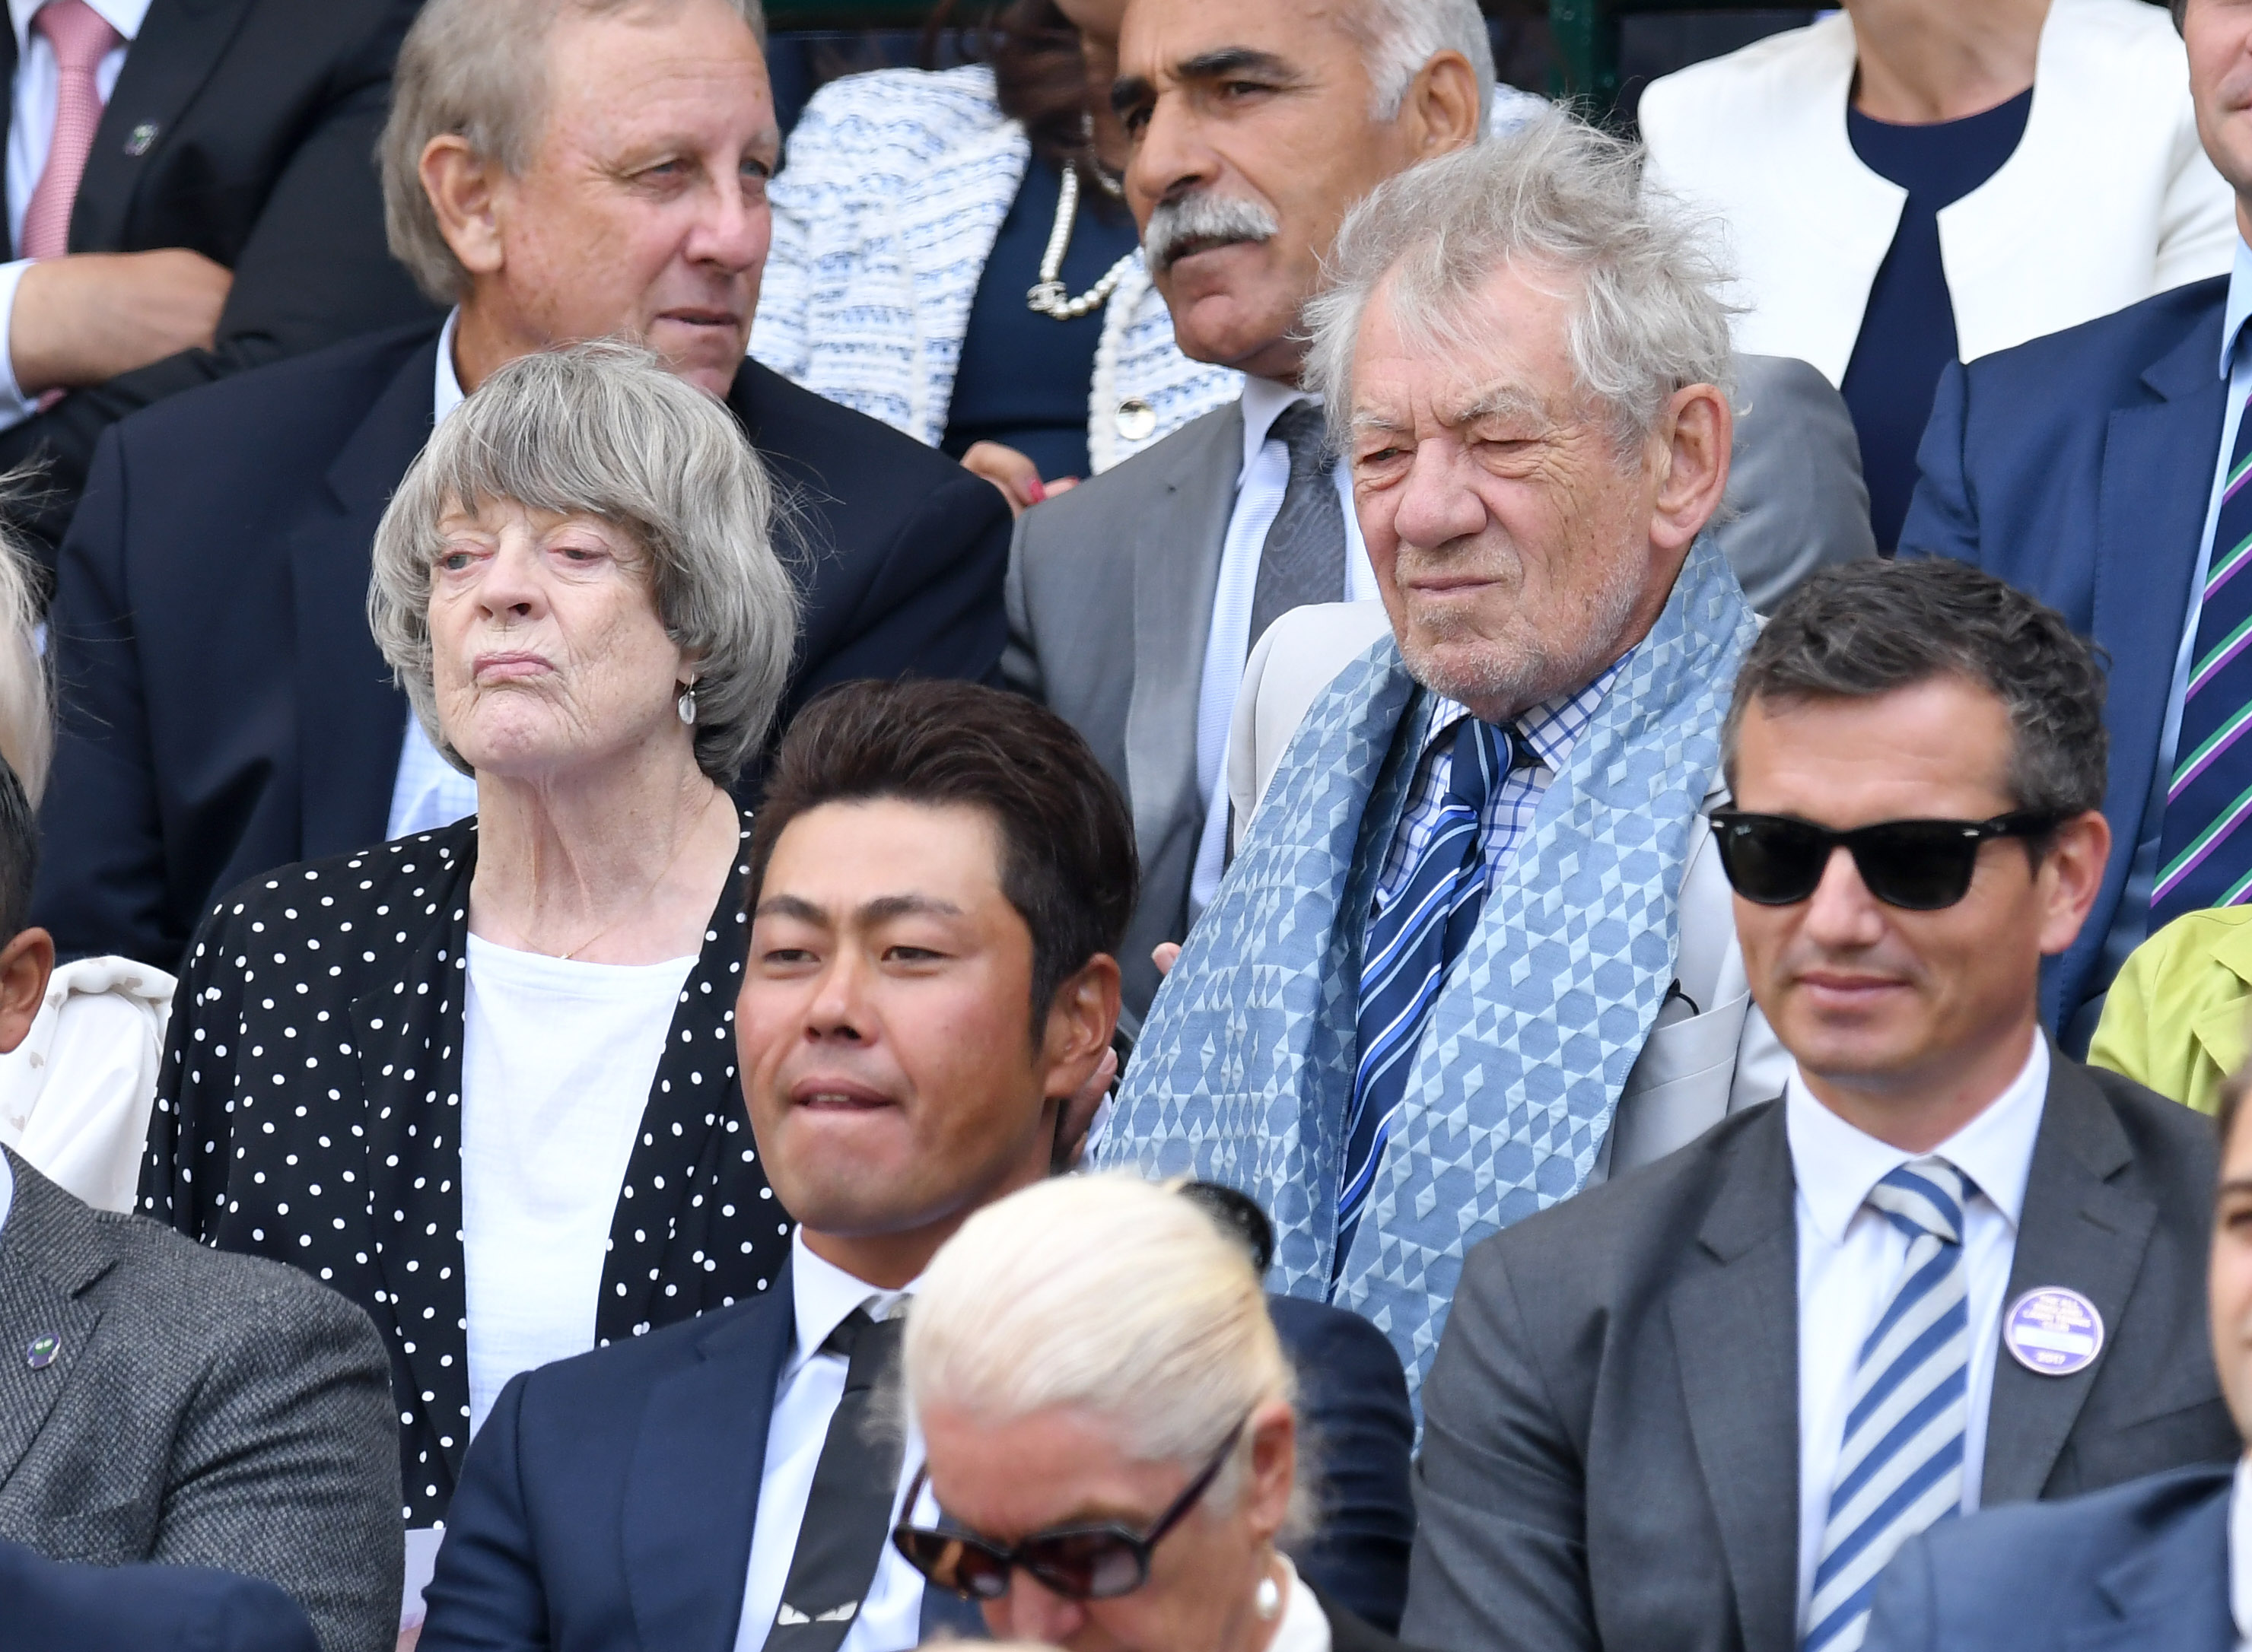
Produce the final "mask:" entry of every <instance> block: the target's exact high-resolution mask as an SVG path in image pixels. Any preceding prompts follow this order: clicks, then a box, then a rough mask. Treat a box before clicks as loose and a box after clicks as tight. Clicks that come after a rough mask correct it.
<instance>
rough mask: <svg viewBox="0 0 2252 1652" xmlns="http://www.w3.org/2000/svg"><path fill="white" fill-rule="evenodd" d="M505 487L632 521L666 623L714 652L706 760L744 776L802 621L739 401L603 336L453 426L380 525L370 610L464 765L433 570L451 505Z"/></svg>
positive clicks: (773, 499) (500, 492)
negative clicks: (437, 664)
mask: <svg viewBox="0 0 2252 1652" xmlns="http://www.w3.org/2000/svg"><path fill="white" fill-rule="evenodd" d="M500 500H506V501H508V502H511V503H515V504H518V505H522V506H525V508H527V509H529V510H545V511H553V512H555V513H556V514H558V515H562V516H586V517H598V518H600V519H601V520H602V521H604V522H607V523H609V524H614V525H615V526H616V527H618V528H620V529H622V530H623V531H626V532H627V533H629V534H630V535H631V536H632V538H633V539H634V541H635V543H636V548H637V549H639V550H640V551H641V552H643V554H644V555H645V556H646V557H647V558H648V559H649V560H648V580H649V587H650V598H651V600H652V601H653V602H654V604H655V606H656V608H657V618H658V620H659V621H661V622H662V623H663V624H664V630H665V635H668V636H670V637H671V639H672V640H673V641H674V642H677V643H678V644H679V645H680V647H681V648H683V649H686V650H688V651H689V652H690V653H691V654H692V655H693V656H695V657H696V659H697V662H698V665H697V671H696V733H695V741H696V762H697V766H698V767H699V768H701V769H702V770H703V772H704V773H705V774H706V775H707V776H709V777H710V778H711V779H712V781H715V782H717V783H718V784H719V785H722V786H725V785H727V784H728V783H729V782H731V781H733V779H734V778H735V776H736V775H737V774H739V773H740V772H741V769H742V767H743V764H744V761H745V760H747V758H748V757H749V756H750V754H751V753H752V752H754V750H756V749H757V748H758V746H759V745H760V744H761V742H762V741H763V740H764V739H766V737H767V732H768V729H769V728H771V727H772V726H773V724H774V718H775V709H776V707H777V706H779V705H781V703H782V688H783V684H784V682H785V681H786V679H787V677H788V676H789V663H790V653H791V649H792V647H793V645H794V643H795V642H796V633H797V587H796V585H795V584H793V583H792V581H791V580H790V577H789V572H788V570H786V569H785V568H784V567H783V566H782V560H781V558H780V557H779V556H778V555H777V554H776V553H775V537H776V531H777V525H778V524H777V517H780V516H781V515H782V512H783V511H784V510H786V509H787V507H786V505H785V503H783V502H782V500H780V499H779V498H778V497H777V495H776V491H775V484H774V482H772V481H771V480H769V478H768V475H767V469H766V466H765V465H764V464H763V463H762V462H761V461H760V459H759V456H758V455H757V454H756V453H755V452H754V451H753V450H752V448H751V444H750V443H749V442H748V441H746V440H744V437H743V433H742V430H741V427H740V426H738V425H737V424H736V422H735V420H734V417H733V414H731V413H729V412H728V411H727V409H726V407H725V406H722V405H721V404H720V403H719V402H718V401H717V400H715V399H712V397H710V396H707V395H705V393H704V392H702V391H700V390H699V389H697V388H696V387H695V386H694V385H691V384H689V383H688V382H687V381H686V380H685V379H682V378H677V377H675V376H674V375H673V374H671V373H669V372H667V371H665V370H664V365H663V364H662V363H660V362H659V361H658V360H657V357H655V356H654V355H652V354H650V352H649V351H646V350H643V349H642V348H641V347H640V346H639V345H636V344H622V343H619V342H617V341H616V340H613V339H603V340H597V341H596V342H594V343H593V344H576V345H573V346H572V347H571V348H570V349H567V350H558V351H548V352H546V353H545V354H541V355H535V356H525V357H519V358H518V359H517V360H515V361H512V362H511V363H510V364H508V365H506V366H505V367H503V368H501V369H500V370H499V371H497V372H495V373H494V374H493V375H492V377H491V378H488V379H486V380H485V382H484V383H483V384H482V385H479V386H478V387H477V390H476V394H474V395H472V396H470V397H469V399H468V400H466V401H464V402H463V403H462V405H461V406H459V407H458V408H456V409H455V411H454V413H452V414H451V415H450V416H449V417H448V419H447V420H446V421H445V423H443V424H442V425H441V426H439V427H438V429H437V432H436V434H434V435H433V436H432V437H431V438H430V441H429V444H428V445H427V447H425V448H423V449H422V452H421V456H420V457H419V458H417V459H416V460H415V461H414V464H413V466H412V467H410V468H409V469H408V470H407V479H406V480H405V481H404V482H400V484H399V491H398V492H397V493H396V494H394V495H393V496H392V500H391V503H390V505H389V506H388V508H386V510H385V511H384V513H383V521H382V522H381V524H379V526H378V527H377V529H376V531H375V555H374V565H375V566H374V573H373V577H372V580H370V582H369V586H368V593H367V615H368V623H369V624H370V625H371V626H372V628H374V631H375V640H376V642H377V645H378V646H379V647H380V648H381V649H382V650H383V657H384V658H385V659H386V660H387V661H388V662H390V664H391V669H392V670H393V673H394V674H395V675H396V677H398V679H399V684H400V687H401V688H403V689H404V690H406V691H407V699H408V700H409V701H410V702H411V703H412V704H413V705H414V715H415V716H416V717H418V718H421V723H422V727H423V730H424V732H426V733H427V734H428V735H429V736H430V741H431V744H432V745H434V746H436V747H437V748H438V750H439V752H440V753H441V755H443V756H444V757H445V759H446V760H448V762H450V763H452V764H453V765H454V766H455V767H456V768H460V769H462V771H463V772H464V773H468V772H469V766H468V765H467V764H466V763H464V762H463V761H462V758H461V755H460V753H458V752H456V751H455V749H454V747H453V746H452V744H451V743H450V742H449V741H448V739H447V738H446V733H445V731H444V729H443V728H441V726H440V725H439V720H438V709H437V696H436V691H435V688H434V684H433V680H432V673H433V660H432V651H431V642H430V579H431V571H432V569H433V568H434V566H436V563H437V559H438V558H439V556H440V555H441V554H442V552H443V551H444V549H445V541H444V539H443V538H442V537H441V535H440V533H439V531H438V524H439V522H440V520H441V518H442V517H444V516H445V515H447V514H448V512H449V511H452V510H477V509H479V508H480V507H482V506H483V505H485V504H488V503H493V502H495V501H500Z"/></svg>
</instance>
